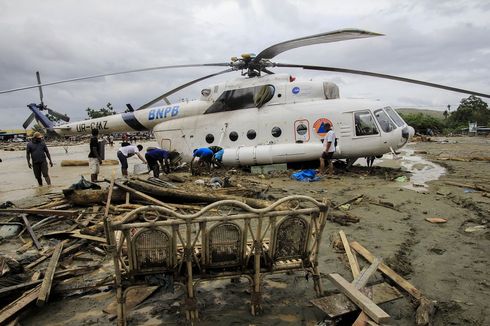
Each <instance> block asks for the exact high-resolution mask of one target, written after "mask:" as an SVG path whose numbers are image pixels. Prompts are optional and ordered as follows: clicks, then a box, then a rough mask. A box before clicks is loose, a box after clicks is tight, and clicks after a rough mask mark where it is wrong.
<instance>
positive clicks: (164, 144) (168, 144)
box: [160, 138, 172, 151]
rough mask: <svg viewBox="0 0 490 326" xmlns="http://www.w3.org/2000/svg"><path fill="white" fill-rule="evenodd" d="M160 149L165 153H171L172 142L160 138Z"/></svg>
mask: <svg viewBox="0 0 490 326" xmlns="http://www.w3.org/2000/svg"><path fill="white" fill-rule="evenodd" d="M160 148H161V149H165V150H167V151H171V150H172V140H170V139H168V138H162V140H160Z"/></svg>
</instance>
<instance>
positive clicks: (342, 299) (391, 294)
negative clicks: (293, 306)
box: [310, 283, 403, 318]
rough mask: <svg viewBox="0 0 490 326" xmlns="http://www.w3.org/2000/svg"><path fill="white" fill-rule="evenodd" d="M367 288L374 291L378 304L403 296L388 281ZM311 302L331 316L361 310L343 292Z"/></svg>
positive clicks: (374, 298)
mask: <svg viewBox="0 0 490 326" xmlns="http://www.w3.org/2000/svg"><path fill="white" fill-rule="evenodd" d="M365 290H366V291H370V292H372V294H373V298H372V300H373V301H374V303H376V304H382V303H385V302H390V301H393V300H397V299H399V298H402V297H403V296H402V294H401V293H400V292H399V291H398V290H397V289H396V288H394V287H392V286H391V285H389V284H388V283H379V284H375V285H373V286H367V287H366V288H365ZM365 290H362V291H365ZM310 302H311V303H313V304H314V305H315V306H316V307H318V308H319V309H321V310H322V311H323V312H325V313H326V314H327V315H328V317H329V318H337V317H339V316H342V315H345V314H347V313H351V312H354V311H357V310H359V307H357V306H356V305H355V304H354V303H353V302H352V301H350V300H349V299H348V298H347V297H346V296H345V295H344V294H342V293H336V294H332V295H329V296H327V297H321V298H315V299H313V300H311V301H310Z"/></svg>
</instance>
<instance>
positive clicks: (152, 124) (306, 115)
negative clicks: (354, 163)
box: [55, 75, 413, 165]
mask: <svg viewBox="0 0 490 326" xmlns="http://www.w3.org/2000/svg"><path fill="white" fill-rule="evenodd" d="M332 97H333V98H332ZM336 97H337V98H336ZM329 98H332V99H329ZM259 103H260V104H259ZM325 123H329V124H331V125H332V127H333V130H334V131H335V134H336V137H337V138H338V145H337V148H336V153H335V155H334V157H336V158H358V157H364V156H377V155H382V154H384V153H387V152H390V151H393V150H396V149H398V148H400V147H402V146H403V145H404V144H405V143H406V142H407V140H408V138H409V137H410V136H412V135H413V128H411V127H409V126H407V124H406V123H405V122H404V121H403V120H402V119H401V118H400V117H399V116H398V114H397V113H396V112H395V111H394V110H393V109H391V108H389V106H387V105H385V104H383V103H381V102H379V101H370V100H352V99H339V98H338V89H337V88H336V86H335V85H332V84H331V83H324V82H318V81H302V82H299V81H298V82H297V81H291V79H290V76H289V75H268V76H264V77H260V78H249V79H245V80H244V79H239V80H236V81H231V82H227V83H222V84H218V85H215V86H213V87H211V88H209V89H204V90H203V91H202V96H201V99H200V100H194V101H186V102H179V103H174V104H171V105H167V106H163V107H154V108H149V109H144V110H139V111H135V112H128V113H122V114H117V115H113V116H108V117H103V118H98V119H91V120H86V121H81V122H74V123H70V124H65V125H62V126H60V127H57V128H55V131H56V132H58V133H60V134H65V135H67V134H81V133H88V132H90V130H91V129H93V128H97V129H99V130H100V131H101V132H103V133H110V132H122V131H134V130H153V132H154V135H155V137H156V139H157V142H158V144H159V146H160V147H161V148H164V149H168V150H173V151H177V152H179V153H180V154H181V155H182V157H183V159H184V160H186V161H189V160H191V158H192V154H193V150H194V149H196V148H200V147H209V146H220V147H222V148H224V149H225V151H224V155H223V163H224V164H225V165H257V164H271V163H287V162H299V161H309V160H315V159H318V158H319V157H320V155H321V152H322V150H323V149H322V148H323V144H322V140H323V138H324V136H325V133H326V132H325Z"/></svg>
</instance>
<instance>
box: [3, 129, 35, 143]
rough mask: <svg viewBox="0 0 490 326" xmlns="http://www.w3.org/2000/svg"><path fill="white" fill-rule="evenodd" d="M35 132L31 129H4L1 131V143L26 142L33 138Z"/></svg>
mask: <svg viewBox="0 0 490 326" xmlns="http://www.w3.org/2000/svg"><path fill="white" fill-rule="evenodd" d="M33 133H34V132H33V131H32V130H31V129H29V130H26V129H3V130H0V141H12V140H14V139H15V140H17V139H19V140H25V139H26V138H27V137H31V136H32V134H33Z"/></svg>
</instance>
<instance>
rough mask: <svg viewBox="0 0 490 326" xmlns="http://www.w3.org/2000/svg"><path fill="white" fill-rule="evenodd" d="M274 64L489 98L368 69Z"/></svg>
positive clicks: (477, 93)
mask: <svg viewBox="0 0 490 326" xmlns="http://www.w3.org/2000/svg"><path fill="white" fill-rule="evenodd" d="M274 66H275V67H281V68H302V69H306V70H319V71H332V72H341V73H347V74H355V75H363V76H370V77H377V78H384V79H391V80H396V81H401V82H405V83H411V84H418V85H423V86H428V87H434V88H441V89H445V90H448V91H452V92H458V93H465V94H470V95H475V96H480V97H486V98H490V94H484V93H479V92H475V91H471V90H467V89H462V88H457V87H451V86H446V85H441V84H436V83H429V82H426V81H422V80H417V79H411V78H405V77H399V76H393V75H387V74H380V73H376V72H370V71H363V70H354V69H346V68H336V67H322V66H308V65H297V64H284V63H275V64H274Z"/></svg>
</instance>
